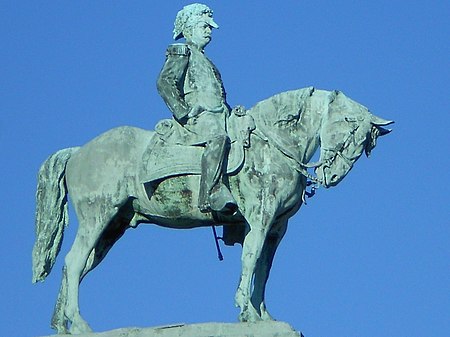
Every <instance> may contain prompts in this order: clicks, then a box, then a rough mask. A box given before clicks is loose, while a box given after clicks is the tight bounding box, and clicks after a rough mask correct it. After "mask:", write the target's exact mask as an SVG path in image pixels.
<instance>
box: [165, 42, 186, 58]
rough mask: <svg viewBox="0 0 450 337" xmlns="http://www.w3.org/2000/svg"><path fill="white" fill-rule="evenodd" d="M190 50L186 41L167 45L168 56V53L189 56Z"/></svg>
mask: <svg viewBox="0 0 450 337" xmlns="http://www.w3.org/2000/svg"><path fill="white" fill-rule="evenodd" d="M189 54H190V50H189V47H188V46H187V44H184V43H174V44H171V45H169V47H167V51H166V56H167V55H180V56H189Z"/></svg>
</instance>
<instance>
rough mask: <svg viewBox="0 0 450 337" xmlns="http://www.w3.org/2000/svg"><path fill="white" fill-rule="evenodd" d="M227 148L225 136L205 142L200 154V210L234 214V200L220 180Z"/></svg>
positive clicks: (227, 139)
mask: <svg viewBox="0 0 450 337" xmlns="http://www.w3.org/2000/svg"><path fill="white" fill-rule="evenodd" d="M228 149H229V138H228V137H227V136H218V137H216V138H214V139H212V140H210V141H209V142H208V143H207V144H206V148H205V151H204V152H203V156H202V163H201V164H202V176H201V179H200V193H199V198H198V204H199V206H198V207H199V209H200V211H201V212H204V213H206V212H211V211H216V212H220V213H223V214H234V213H236V211H237V203H236V201H235V200H234V198H233V196H232V195H231V192H230V191H229V190H228V188H227V187H226V186H225V185H224V184H223V182H222V177H223V167H224V159H225V157H226V154H227V152H228Z"/></svg>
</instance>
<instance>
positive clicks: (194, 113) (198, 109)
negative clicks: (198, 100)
mask: <svg viewBox="0 0 450 337" xmlns="http://www.w3.org/2000/svg"><path fill="white" fill-rule="evenodd" d="M203 111H205V109H203V107H202V106H200V105H199V104H196V105H194V106H193V107H192V108H191V111H189V113H188V115H187V116H188V118H192V117H196V116H198V115H200V114H201V113H202V112H203Z"/></svg>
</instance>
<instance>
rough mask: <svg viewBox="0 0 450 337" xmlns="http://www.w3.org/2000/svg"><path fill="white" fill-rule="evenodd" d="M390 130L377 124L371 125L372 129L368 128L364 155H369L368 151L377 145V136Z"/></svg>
mask: <svg viewBox="0 0 450 337" xmlns="http://www.w3.org/2000/svg"><path fill="white" fill-rule="evenodd" d="M391 131H392V130H390V129H385V128H382V127H381V126H378V125H372V129H371V130H370V134H369V137H368V139H367V144H366V148H365V152H366V156H367V157H369V156H370V153H371V152H372V150H373V149H374V148H375V146H376V145H377V139H378V137H380V136H384V135H387V134H388V133H390V132H391Z"/></svg>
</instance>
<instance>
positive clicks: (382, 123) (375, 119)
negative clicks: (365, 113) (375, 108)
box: [370, 115, 394, 132]
mask: <svg viewBox="0 0 450 337" xmlns="http://www.w3.org/2000/svg"><path fill="white" fill-rule="evenodd" d="M370 122H371V123H372V124H373V125H376V126H386V125H389V124H392V123H394V121H390V120H387V119H384V118H381V117H378V116H375V115H372V116H370ZM389 132H390V131H389Z"/></svg>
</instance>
